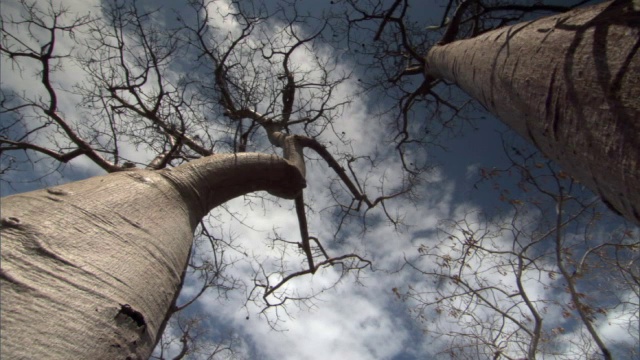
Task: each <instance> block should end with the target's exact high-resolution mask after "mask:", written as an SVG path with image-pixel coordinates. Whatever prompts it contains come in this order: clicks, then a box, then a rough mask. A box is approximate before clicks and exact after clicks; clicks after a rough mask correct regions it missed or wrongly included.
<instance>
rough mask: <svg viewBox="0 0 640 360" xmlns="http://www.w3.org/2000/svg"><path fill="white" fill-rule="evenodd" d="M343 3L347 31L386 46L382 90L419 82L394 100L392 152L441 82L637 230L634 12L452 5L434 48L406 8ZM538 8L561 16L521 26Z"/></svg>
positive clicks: (624, 3)
mask: <svg viewBox="0 0 640 360" xmlns="http://www.w3.org/2000/svg"><path fill="white" fill-rule="evenodd" d="M347 2H348V3H350V4H351V6H352V8H353V9H354V14H353V15H352V18H351V19H350V23H351V26H352V27H355V28H358V29H361V24H362V23H366V22H372V23H373V25H365V26H368V28H369V30H370V32H371V37H372V38H373V39H375V40H378V41H382V44H381V45H377V46H374V47H373V49H372V50H369V51H371V52H372V53H373V54H374V55H375V58H376V59H381V61H380V62H379V63H378V65H379V67H380V68H381V69H382V70H383V71H384V73H385V74H387V75H388V76H387V79H388V81H389V82H390V83H391V84H392V85H389V84H385V86H386V87H389V86H394V85H395V84H397V83H398V82H399V81H400V79H401V78H402V77H404V76H416V75H418V76H421V77H422V78H423V80H422V83H421V85H420V86H419V87H418V88H417V89H415V88H414V89H415V90H413V91H411V92H409V93H406V94H403V95H402V97H401V101H400V105H399V106H400V109H401V112H402V113H403V115H401V116H400V117H399V119H398V121H399V125H398V128H399V129H401V131H400V139H401V141H400V144H399V146H400V145H403V144H405V143H408V142H410V141H415V140H418V139H419V138H418V139H415V138H414V135H413V134H409V133H408V132H407V129H408V128H410V127H411V126H414V127H415V125H409V124H408V123H407V122H408V121H409V119H408V116H407V112H409V111H410V108H411V107H412V105H413V104H414V103H415V102H417V101H426V102H428V103H434V102H440V103H442V101H441V95H440V94H439V93H438V86H439V85H441V84H443V83H448V84H455V85H457V86H458V87H459V88H460V89H462V90H463V91H464V92H466V93H467V94H469V95H470V96H471V97H472V98H474V99H475V100H477V101H479V102H480V103H481V104H482V105H483V106H484V107H485V108H486V109H487V110H489V111H490V112H492V113H493V114H495V115H496V116H498V117H499V118H500V119H501V120H502V121H503V122H505V123H506V124H507V125H508V126H509V127H511V128H512V129H513V130H515V131H516V132H518V133H519V134H520V135H521V136H522V137H523V138H525V139H527V140H529V141H530V142H531V143H532V144H534V145H535V146H536V147H537V148H539V149H540V150H541V151H542V152H543V153H544V154H545V155H546V156H548V157H549V158H551V159H553V160H555V161H557V162H558V163H559V164H561V166H562V167H563V169H565V171H567V172H568V173H569V174H571V176H572V177H574V178H575V179H577V180H579V181H580V182H581V183H583V184H585V185H586V186H587V187H589V188H590V189H591V190H592V191H593V192H595V193H596V194H598V195H600V196H601V197H602V199H603V201H605V203H607V204H608V205H609V206H610V207H611V208H612V209H613V210H614V211H616V212H618V213H619V214H621V215H622V216H624V217H626V218H627V219H629V220H631V221H633V222H635V223H640V209H638V206H639V205H638V204H640V198H639V197H638V196H640V195H639V194H640V189H639V188H638V186H640V185H639V184H640V167H639V165H638V163H639V162H640V161H639V159H640V138H639V135H638V134H640V127H639V125H638V122H637V120H636V119H637V118H638V116H639V114H640V103H639V102H638V101H637V100H636V99H638V97H640V87H639V86H638V84H637V83H636V82H635V80H634V79H636V78H638V76H640V73H639V72H640V70H639V69H640V65H639V63H640V56H638V54H637V48H638V41H637V39H638V36H637V35H638V33H639V32H640V29H639V26H640V25H639V24H640V12H639V11H638V9H637V4H635V3H633V2H632V1H628V0H617V1H608V2H604V3H601V4H598V5H594V6H589V7H580V8H576V9H574V10H571V11H567V12H564V11H566V10H569V9H570V8H568V7H562V6H550V5H544V4H537V3H536V4H528V3H525V4H508V3H507V4H505V3H503V2H499V1H497V2H496V1H481V0H465V1H454V0H451V1H449V2H447V3H446V4H447V5H446V6H447V10H446V11H445V18H443V20H442V22H441V24H440V25H435V26H431V27H429V29H431V30H438V29H446V30H444V31H443V34H442V36H441V37H440V39H439V40H438V41H437V42H434V41H433V37H432V38H429V37H426V36H425V32H426V31H429V30H425V29H424V28H422V29H416V25H415V24H413V23H412V22H411V20H410V19H408V17H409V15H408V14H407V13H408V9H409V6H410V5H409V4H410V3H411V2H410V1H409V0H396V1H393V2H392V3H391V4H390V5H387V4H386V2H383V1H378V2H365V4H363V3H362V2H359V1H347ZM578 5H579V4H578ZM534 11H539V12H540V11H546V12H549V11H550V12H561V13H560V14H558V15H555V16H550V17H545V18H542V19H538V20H534V21H522V20H523V16H524V15H525V14H526V13H530V12H534ZM373 20H375V21H373ZM514 21H515V22H516V24H515V25H510V26H507V25H506V24H509V23H512V22H514ZM374 34H375V35H374ZM356 46H357V45H356ZM392 49H393V50H392ZM397 49H399V50H397ZM534 74H535V76H534ZM443 104H445V105H447V106H449V107H450V108H452V109H453V110H454V111H457V109H456V107H455V106H453V105H450V104H447V103H446V102H445V103H443ZM611 159H615V160H614V161H611ZM614 174H615V175H614Z"/></svg>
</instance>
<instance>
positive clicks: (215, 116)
mask: <svg viewBox="0 0 640 360" xmlns="http://www.w3.org/2000/svg"><path fill="white" fill-rule="evenodd" d="M188 4H189V6H190V8H191V9H190V13H189V14H180V13H178V14H176V16H177V19H176V20H175V21H174V23H175V28H160V27H158V26H157V23H156V22H157V21H160V19H157V18H156V16H157V15H156V13H155V12H154V10H153V9H149V8H145V7H142V6H140V5H139V4H128V3H124V2H114V3H112V4H110V5H107V6H106V8H104V9H102V13H103V14H104V17H103V18H94V17H91V16H90V15H86V16H82V17H75V15H74V13H72V12H70V11H69V10H68V9H66V8H64V7H63V6H62V5H57V4H55V3H50V4H48V5H43V4H40V3H35V2H34V3H31V2H28V1H21V2H20V4H13V5H15V6H20V9H19V12H18V13H19V14H20V15H21V17H20V18H15V17H13V16H6V17H4V18H3V28H2V41H3V42H2V48H1V51H2V55H3V57H4V58H5V59H6V60H8V61H6V63H8V64H10V65H11V66H12V67H13V71H15V73H16V74H20V71H21V70H22V71H25V70H23V69H25V68H26V67H27V66H35V67H36V68H37V72H36V73H35V74H34V73H31V72H30V71H29V72H28V73H22V74H20V75H22V76H24V77H26V78H27V79H29V80H32V79H33V80H36V81H37V82H38V85H37V86H38V88H37V89H32V90H30V91H29V92H19V91H14V90H7V91H5V92H4V94H3V102H2V105H3V109H2V111H3V116H4V117H5V118H7V119H9V121H7V122H4V121H3V129H2V133H3V136H2V138H1V139H0V143H1V144H2V156H3V166H4V168H3V172H5V173H8V172H10V171H19V170H21V169H23V167H24V166H29V165H30V164H31V163H33V162H36V161H41V160H40V159H43V158H44V159H45V161H46V160H48V159H52V160H54V161H57V162H59V163H67V162H69V161H71V160H73V159H76V158H78V157H81V156H82V157H84V158H86V159H89V160H90V161H91V162H93V164H95V165H97V166H98V167H99V168H101V169H102V170H103V171H104V172H107V173H111V175H108V176H106V177H94V178H91V179H88V180H85V181H82V182H75V183H70V184H67V185H62V186H59V187H54V188H48V189H46V190H40V191H36V192H31V193H26V194H20V195H14V196H10V197H7V198H5V199H3V202H2V210H3V211H2V212H3V214H2V215H3V220H2V237H3V241H2V258H3V261H2V285H3V286H2V302H3V306H2V353H3V356H8V357H15V358H21V357H23V358H24V357H26V358H34V357H40V358H65V359H68V358H147V357H149V355H150V354H151V351H152V350H153V348H154V346H155V344H156V341H157V340H158V338H159V336H160V335H161V334H162V332H163V330H164V328H165V326H166V324H167V321H168V319H169V316H170V315H171V314H173V313H174V312H176V311H177V310H180V309H181V308H183V307H184V306H185V305H180V304H176V302H175V301H176V297H177V295H178V292H179V290H180V287H181V284H182V281H183V279H184V274H185V271H186V269H185V267H186V266H187V262H188V259H189V254H190V249H191V242H192V235H193V233H194V231H195V230H196V227H197V226H198V225H199V224H200V222H201V219H202V218H203V217H204V216H205V215H207V213H208V212H209V211H210V210H211V209H213V208H215V207H217V206H220V205H221V204H223V203H224V202H226V201H228V200H230V199H233V198H235V197H238V196H241V195H245V194H248V193H251V192H254V191H258V190H266V191H268V192H269V193H271V194H272V195H274V196H276V197H279V198H283V199H292V200H294V201H295V206H294V208H295V212H296V216H297V219H298V222H299V228H300V236H301V238H300V240H298V241H292V239H283V240H282V241H280V243H281V244H280V245H279V246H283V245H282V244H284V245H285V246H286V247H287V248H291V249H294V250H293V251H292V250H288V249H287V250H286V252H294V253H296V252H297V253H299V254H302V255H303V258H304V259H305V260H304V264H301V266H299V267H298V268H297V269H295V268H294V270H295V271H288V269H287V268H284V267H283V268H282V269H279V270H278V271H277V272H276V275H279V276H278V277H275V278H274V277H273V276H271V274H269V273H268V272H271V271H274V270H270V269H262V268H261V269H260V270H259V271H258V273H257V274H256V279H255V280H254V281H255V282H254V285H253V287H254V289H253V290H252V291H251V294H256V295H259V297H260V299H261V301H264V303H265V306H267V307H271V306H284V305H286V304H287V302H290V301H295V300H304V298H303V297H300V296H298V298H296V297H295V296H292V295H291V294H289V293H288V292H286V291H285V290H284V286H283V285H284V284H285V283H286V282H287V281H288V280H290V279H292V278H295V277H298V276H301V275H304V274H313V273H315V272H316V271H317V270H318V269H319V268H323V267H334V268H338V269H342V271H344V272H347V271H349V270H360V269H363V268H365V267H367V266H368V265H369V262H368V261H366V260H365V259H363V258H361V257H359V256H358V255H356V254H341V255H338V256H330V255H329V254H328V252H327V251H326V250H325V248H324V247H323V246H322V242H323V241H324V240H323V239H319V238H317V237H314V236H311V235H310V233H309V229H308V226H307V220H306V211H307V209H306V208H305V206H306V204H305V201H304V197H303V193H302V189H303V188H304V187H305V186H306V185H307V183H308V181H306V179H305V178H306V177H307V176H306V166H305V162H306V160H305V157H304V154H303V149H305V148H307V149H310V150H312V151H313V152H314V153H315V154H316V155H315V157H314V159H315V160H319V161H322V162H323V164H324V166H326V167H327V169H329V170H330V171H332V172H333V174H334V175H333V177H335V179H336V182H335V189H334V197H335V198H336V202H337V205H338V207H337V208H338V210H337V211H336V216H345V215H348V214H349V213H350V212H351V211H355V210H357V208H359V207H360V206H361V205H365V206H366V207H372V206H373V205H375V204H377V203H384V201H386V200H385V199H387V198H390V197H393V194H392V193H391V194H383V195H384V197H381V198H379V199H378V200H373V201H369V200H368V198H366V197H365V196H364V195H363V192H362V188H361V187H360V185H359V184H358V183H357V180H354V179H355V178H353V177H352V176H353V175H354V173H351V174H348V173H347V171H346V170H345V168H343V167H342V166H341V165H340V163H339V162H338V161H337V160H336V158H335V157H334V155H332V154H331V152H330V151H329V150H328V149H327V148H326V147H325V146H324V145H323V144H322V143H321V142H320V141H319V139H321V136H322V134H323V133H325V132H331V131H335V129H334V119H335V117H336V114H338V113H339V112H340V111H341V109H342V108H343V107H344V105H345V104H347V103H348V101H349V98H348V97H340V98H339V97H338V91H339V86H341V84H342V83H343V82H345V81H346V80H347V79H348V73H346V72H344V71H342V70H341V69H339V68H337V65H336V63H335V61H333V60H332V59H330V58H327V57H326V56H323V55H322V54H321V53H320V51H321V49H316V47H318V46H321V44H318V42H319V40H320V39H322V36H323V31H324V29H325V28H326V27H327V24H328V22H327V21H328V20H326V19H322V18H312V17H303V16H302V15H299V14H297V13H296V12H295V9H289V8H285V7H280V6H278V7H276V8H272V9H271V8H265V7H257V6H256V7H254V8H252V7H251V5H250V4H248V6H244V5H242V6H241V5H240V4H232V5H233V6H232V7H231V8H227V9H225V8H220V7H218V6H217V4H216V3H215V2H207V1H193V2H189V3H188ZM235 6H238V7H237V8H236V7H235ZM301 23H305V24H307V25H310V26H313V24H315V25H316V28H315V29H311V30H309V29H304V30H303V29H301V28H300V26H299V24H301ZM227 24H228V27H227V28H219V27H222V26H225V25H227ZM271 26H274V27H276V29H275V30H273V29H270V27H271ZM184 54H188V56H184ZM301 57H302V59H301ZM74 65H75V66H76V69H78V71H82V72H83V73H84V75H85V77H84V79H83V80H82V81H80V82H78V83H73V84H65V82H64V79H61V78H59V77H58V76H57V75H58V73H59V72H60V71H61V70H62V69H63V68H64V67H65V66H74ZM183 69H194V71H191V72H184V73H183V75H179V74H180V73H181V72H182V71H183ZM25 72H26V71H25ZM67 85H70V86H67ZM65 101H75V102H76V103H75V106H76V107H77V108H76V109H73V107H68V104H65V103H64V102H65ZM71 111H75V112H77V114H73V113H70V112H71ZM334 138H335V139H337V140H339V141H340V140H342V139H343V136H342V135H341V134H335V136H334ZM347 140H348V139H346V138H345V139H344V143H343V144H338V145H337V147H338V149H340V148H345V145H348V143H346V141H347ZM131 145H134V146H135V149H136V150H137V151H143V152H144V153H145V154H151V155H152V156H153V157H151V158H148V159H146V160H141V159H139V158H138V159H132V158H130V157H131V156H132V155H134V154H135V153H133V152H132V151H131V150H129V151H127V150H126V147H129V146H131ZM272 148H280V149H282V152H281V154H282V155H281V156H278V155H274V154H273V151H272V150H270V149H272ZM265 149H266V152H267V154H264V153H262V154H261V153H256V152H248V151H256V150H260V151H262V152H264V150H265ZM16 153H18V154H17V155H16ZM337 154H338V155H340V154H341V152H339V151H338V152H337ZM34 158H35V159H38V160H34ZM355 161H356V160H355V159H354V158H353V157H352V158H351V160H350V162H351V163H353V162H355ZM350 168H351V169H352V167H350ZM325 171H326V170H325ZM340 187H342V188H340ZM391 190H392V191H399V192H402V191H403V189H391ZM381 195H382V194H381ZM254 201H255V200H254ZM260 201H271V200H266V199H263V200H260ZM341 213H342V214H343V215H340V214H341ZM52 226H53V227H52ZM200 229H201V230H200V231H202V232H203V233H204V232H206V231H207V230H206V227H205V226H204V225H203V226H201V227H200ZM285 240H287V241H288V242H286V241H285ZM214 250H215V249H214ZM285 260H286V259H283V260H282V261H283V263H284V261H285ZM214 265H215V263H212V262H210V261H207V260H205V261H204V262H203V263H202V264H201V265H194V267H197V268H199V269H202V270H203V271H202V273H203V274H204V276H205V277H206V276H211V277H212V278H215V277H217V275H216V269H215V266H214ZM218 265H219V264H218ZM212 266H213V268H212ZM207 285H208V281H205V286H203V288H202V289H203V290H205V289H206V287H207ZM76 320H77V321H76ZM191 327H192V326H190V328H191ZM185 331H187V330H185ZM42 332H44V336H43V334H42ZM191 333H193V331H191ZM72 334H75V335H72ZM185 336H187V332H185ZM34 339H37V340H36V341H35V342H34ZM189 345H191V346H192V345H193V344H189ZM187 349H188V347H187V344H186V343H185V347H184V350H185V351H186V350H187Z"/></svg>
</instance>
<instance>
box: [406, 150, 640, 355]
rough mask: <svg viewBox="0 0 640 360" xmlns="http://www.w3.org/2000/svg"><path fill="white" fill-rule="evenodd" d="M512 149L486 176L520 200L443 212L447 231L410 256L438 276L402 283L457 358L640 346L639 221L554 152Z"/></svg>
mask: <svg viewBox="0 0 640 360" xmlns="http://www.w3.org/2000/svg"><path fill="white" fill-rule="evenodd" d="M506 151H507V153H508V154H509V156H510V159H511V161H512V164H511V165H510V166H509V167H507V168H504V169H496V168H494V169H482V171H481V175H482V180H481V181H480V182H479V183H478V186H479V187H482V191H492V190H488V189H484V188H485V187H488V186H491V187H492V188H493V189H494V190H493V191H494V192H495V193H496V196H499V198H500V200H501V201H502V202H503V203H504V204H505V205H507V206H508V207H509V208H510V211H508V212H506V213H504V214H497V215H490V214H488V213H483V212H479V211H466V212H465V213H463V214H460V217H459V218H454V219H451V220H443V221H442V222H441V224H440V227H439V233H438V235H439V236H438V242H436V243H435V244H432V243H424V244H423V245H421V246H420V247H419V248H418V253H419V256H418V258H417V259H415V260H411V261H409V262H408V265H409V266H410V267H411V268H412V269H414V270H417V271H418V272H419V273H421V274H423V275H426V278H427V279H429V281H427V284H426V285H422V284H420V283H417V284H413V285H410V286H408V287H407V288H406V289H404V290H402V289H398V288H396V289H394V293H395V294H396V296H398V297H399V298H400V299H403V300H404V301H406V302H407V303H408V304H410V306H411V307H412V309H413V310H412V313H413V314H414V315H415V316H416V318H418V319H419V320H420V322H421V324H422V325H423V326H424V329H425V332H426V334H428V336H430V337H431V338H433V339H435V340H434V343H435V344H437V351H438V352H439V353H441V354H447V355H449V356H450V357H451V358H453V359H478V358H487V359H488V358H491V359H536V358H547V357H554V358H557V359H576V358H581V359H592V358H604V359H612V358H629V359H630V358H635V357H637V356H638V345H639V343H640V334H639V333H638V331H639V329H638V320H639V319H638V313H637V309H638V307H639V306H640V303H639V302H638V299H640V272H639V271H638V269H640V267H639V266H638V262H640V256H639V254H640V236H639V234H638V229H637V228H634V227H625V226H615V227H613V226H612V225H610V224H611V221H610V220H611V217H612V216H613V214H611V215H607V213H609V212H608V211H607V210H606V209H604V208H603V206H602V205H599V203H600V202H599V201H598V199H597V198H595V197H593V196H591V195H589V194H585V192H584V191H583V190H582V189H581V185H579V184H577V183H576V182H575V181H573V180H571V179H570V177H569V176H568V175H567V174H566V173H565V172H563V171H560V170H558V169H557V168H556V167H555V165H554V164H553V163H552V162H551V161H550V160H547V159H543V158H542V157H540V156H538V155H536V154H535V153H532V152H530V151H528V150H525V149H521V148H515V147H510V146H509V147H506ZM504 177H513V178H515V180H517V185H518V188H519V189H521V190H523V192H519V193H517V195H516V192H514V191H513V190H509V188H506V187H505V186H504V185H505V184H508V183H509V182H508V181H505V180H504V179H502V178H504ZM487 182H488V183H489V184H486V185H485V184H484V183H487ZM603 211H604V212H603ZM606 327H610V328H616V329H617V331H619V332H621V333H627V334H628V338H620V337H618V338H612V337H611V336H605V334H604V328H606ZM609 334H610V332H609Z"/></svg>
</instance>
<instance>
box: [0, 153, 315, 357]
mask: <svg viewBox="0 0 640 360" xmlns="http://www.w3.org/2000/svg"><path fill="white" fill-rule="evenodd" d="M304 184H305V181H304V178H303V177H302V175H301V173H300V171H299V169H297V168H296V167H295V166H293V165H291V163H290V162H288V161H286V160H284V159H282V158H279V157H277V156H272V155H264V154H253V153H245V154H238V155H216V156H210V157H206V158H202V159H199V160H194V161H192V162H190V163H188V164H185V165H182V166H179V167H177V168H173V169H166V170H160V171H148V170H134V171H125V172H117V173H113V174H110V175H106V176H99V177H94V178H91V179H88V180H84V181H78V182H73V183H69V184H66V185H62V186H57V187H54V188H49V189H43V190H38V191H33V192H28V193H23V194H19V195H14V196H9V197H6V198H3V199H2V228H1V229H0V230H1V235H2V255H1V256H2V269H1V272H0V282H1V287H0V289H1V296H2V307H1V309H0V311H1V315H0V319H1V328H2V331H1V332H0V334H1V343H2V356H3V358H4V357H6V358H11V359H125V358H127V359H146V358H148V357H149V355H150V354H151V351H152V350H153V347H154V345H155V343H156V340H157V338H158V336H160V334H161V333H162V330H163V328H164V326H165V324H166V321H167V320H168V316H169V315H170V314H171V313H172V312H171V311H170V310H171V307H172V306H173V304H174V301H175V299H176V296H177V294H178V291H179V290H180V287H181V282H182V274H183V271H184V270H185V267H186V265H187V260H188V256H189V252H190V249H191V242H192V239H193V232H194V230H195V228H196V226H197V225H198V223H199V221H200V219H201V218H202V217H203V216H205V215H206V214H207V213H208V212H209V211H210V210H211V209H212V208H214V207H216V206H218V205H220V204H222V203H224V202H225V201H228V200H230V199H232V198H234V197H237V196H240V195H243V194H246V193H249V192H253V191H258V190H266V191H269V192H271V193H273V194H277V195H278V196H281V197H284V198H289V199H293V198H295V197H296V196H298V194H299V193H300V192H301V191H302V188H303V187H304V186H305V185H304ZM123 305H129V307H128V308H127V307H124V306H123Z"/></svg>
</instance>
